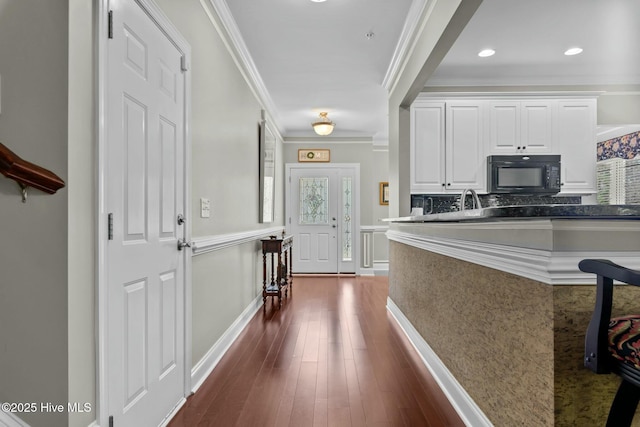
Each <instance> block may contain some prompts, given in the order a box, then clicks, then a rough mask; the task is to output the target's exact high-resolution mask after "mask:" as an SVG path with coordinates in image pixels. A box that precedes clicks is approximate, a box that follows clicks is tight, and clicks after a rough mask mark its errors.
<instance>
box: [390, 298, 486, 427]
mask: <svg viewBox="0 0 640 427" xmlns="http://www.w3.org/2000/svg"><path fill="white" fill-rule="evenodd" d="M387 310H388V311H389V313H391V315H392V316H393V318H394V319H395V320H396V322H397V323H398V325H399V326H400V328H401V329H402V331H403V332H404V333H405V335H406V336H407V338H408V339H409V341H410V342H411V344H412V345H413V347H414V348H415V349H416V351H417V352H418V354H419V355H420V358H421V359H422V362H423V363H424V364H425V366H426V367H427V369H429V372H431V375H433V377H434V379H435V380H436V382H437V383H438V386H439V387H440V389H442V391H443V393H444V394H445V396H446V397H447V399H449V402H450V403H451V405H452V406H453V408H454V409H455V410H456V412H457V413H458V415H459V416H460V418H462V421H463V422H464V423H465V425H467V426H473V427H493V424H492V423H491V421H489V419H488V418H487V416H486V415H485V414H484V413H483V412H482V410H480V408H479V407H478V405H476V403H475V402H474V401H473V399H471V396H469V394H468V393H467V392H466V391H465V389H464V388H462V386H461V385H460V383H459V382H458V381H457V380H456V379H455V377H454V376H453V374H451V372H450V371H449V370H448V369H447V367H446V366H445V364H444V363H442V360H440V358H439V357H438V356H437V355H436V353H435V352H434V351H433V349H432V348H431V347H430V346H429V344H427V342H426V341H425V340H424V338H422V335H420V333H419V332H418V331H417V330H416V329H415V328H414V327H413V325H412V324H411V322H410V321H409V319H407V317H406V316H405V315H404V313H403V312H402V310H400V308H399V307H398V306H397V305H396V304H395V303H394V302H393V300H392V299H391V298H387Z"/></svg>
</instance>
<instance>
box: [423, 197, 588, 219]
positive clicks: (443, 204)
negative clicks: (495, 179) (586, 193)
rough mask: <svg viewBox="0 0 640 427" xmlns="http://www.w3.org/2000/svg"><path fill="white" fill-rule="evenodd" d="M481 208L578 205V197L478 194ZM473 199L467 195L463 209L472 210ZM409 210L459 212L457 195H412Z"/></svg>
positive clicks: (580, 199) (579, 199)
mask: <svg viewBox="0 0 640 427" xmlns="http://www.w3.org/2000/svg"><path fill="white" fill-rule="evenodd" d="M478 197H479V198H480V203H481V204H482V207H483V208H487V207H492V206H514V205H579V204H581V203H582V198H581V197H580V196H574V197H568V196H542V195H540V196H536V195H513V194H479V195H478ZM472 199H473V198H472V197H471V195H470V194H467V198H466V200H465V209H472V208H473V200H472ZM411 208H423V211H424V214H425V215H427V214H432V213H444V212H453V211H459V210H460V195H459V194H451V195H449V194H412V195H411Z"/></svg>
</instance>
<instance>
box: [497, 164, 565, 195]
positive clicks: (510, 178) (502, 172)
mask: <svg viewBox="0 0 640 427" xmlns="http://www.w3.org/2000/svg"><path fill="white" fill-rule="evenodd" d="M487 192H488V193H494V194H556V193H559V192H560V156H559V155H525V154H519V155H512V156H488V157H487Z"/></svg>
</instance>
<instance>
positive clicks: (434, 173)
mask: <svg viewBox="0 0 640 427" xmlns="http://www.w3.org/2000/svg"><path fill="white" fill-rule="evenodd" d="M444 118H445V105H444V102H416V103H414V104H413V105H412V106H411V130H410V139H411V144H410V145H411V148H410V150H411V152H410V159H411V167H410V172H409V174H410V180H411V192H412V193H438V192H441V191H442V190H443V185H444V184H443V183H444V180H445V177H444V162H445V157H444V156H445V153H444V141H445V128H444Z"/></svg>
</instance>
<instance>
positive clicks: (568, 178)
mask: <svg viewBox="0 0 640 427" xmlns="http://www.w3.org/2000/svg"><path fill="white" fill-rule="evenodd" d="M555 133H556V140H557V145H558V149H559V152H560V155H561V156H562V166H561V170H562V172H561V174H562V178H561V182H562V191H561V193H565V194H592V193H596V191H597V189H596V100H595V99H582V100H560V101H558V112H557V120H556V129H555Z"/></svg>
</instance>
